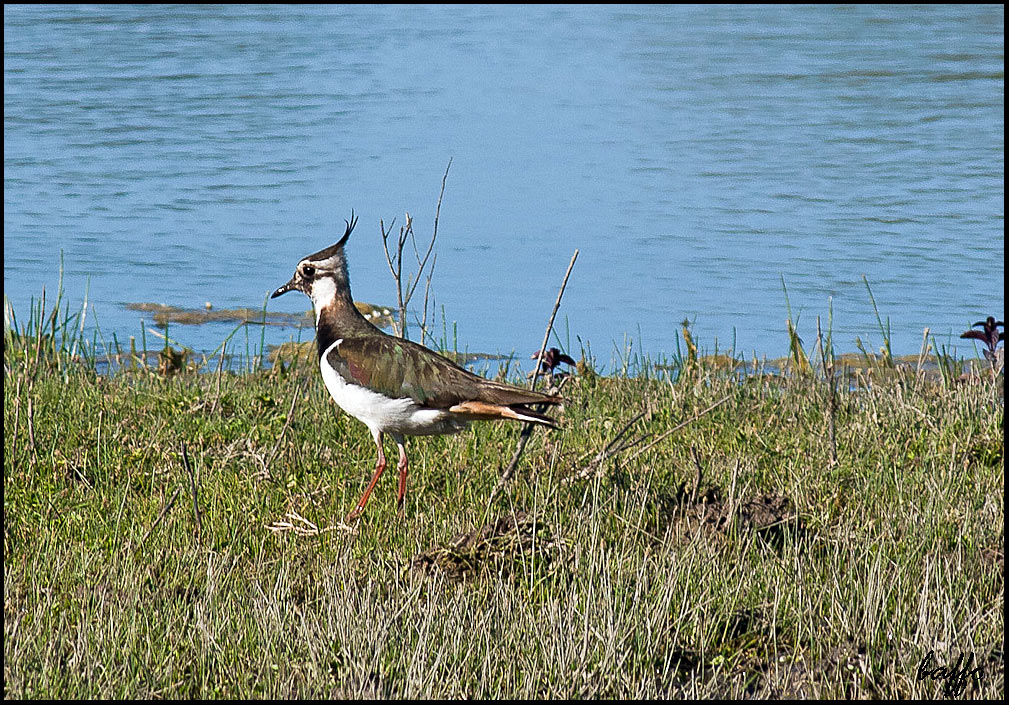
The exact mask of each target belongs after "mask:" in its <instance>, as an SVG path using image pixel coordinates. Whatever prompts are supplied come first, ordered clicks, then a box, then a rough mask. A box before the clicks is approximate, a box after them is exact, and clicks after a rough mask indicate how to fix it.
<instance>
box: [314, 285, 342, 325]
mask: <svg viewBox="0 0 1009 705" xmlns="http://www.w3.org/2000/svg"><path fill="white" fill-rule="evenodd" d="M335 299H336V282H335V281H333V277H320V278H318V279H316V280H315V281H313V282H312V306H314V307H315V323H316V325H318V324H319V316H320V315H322V309H324V308H325V307H326V306H329V305H330V304H331V303H333V301H334V300H335Z"/></svg>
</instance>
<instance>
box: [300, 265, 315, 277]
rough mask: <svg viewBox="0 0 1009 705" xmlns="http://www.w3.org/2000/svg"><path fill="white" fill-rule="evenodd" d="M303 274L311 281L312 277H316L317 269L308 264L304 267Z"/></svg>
mask: <svg viewBox="0 0 1009 705" xmlns="http://www.w3.org/2000/svg"><path fill="white" fill-rule="evenodd" d="M301 273H302V274H304V275H305V276H306V277H308V278H309V279H311V278H312V277H314V276H315V267H313V266H312V265H310V264H306V265H305V266H304V267H302V268H301Z"/></svg>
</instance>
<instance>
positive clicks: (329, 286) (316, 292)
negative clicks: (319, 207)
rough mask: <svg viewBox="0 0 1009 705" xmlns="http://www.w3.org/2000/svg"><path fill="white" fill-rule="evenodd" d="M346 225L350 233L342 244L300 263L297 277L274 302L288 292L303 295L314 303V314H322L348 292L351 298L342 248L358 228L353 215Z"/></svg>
mask: <svg viewBox="0 0 1009 705" xmlns="http://www.w3.org/2000/svg"><path fill="white" fill-rule="evenodd" d="M344 222H346V223H347V230H346V231H345V232H344V233H343V237H341V238H340V241H339V242H337V243H336V244H335V245H331V246H329V247H327V248H326V249H324V250H320V251H318V252H316V253H315V254H313V255H309V256H308V257H305V258H304V259H303V260H301V261H300V262H298V266H297V267H295V269H294V276H293V277H291V279H290V281H288V282H287V283H286V284H284V285H283V286H282V287H280V288H279V289H277V290H276V291H275V292H273V294H272V295H271V296H270V298H271V299H275V298H277V297H278V296H280V295H281V294H286V293H287V292H289V291H300V292H301V293H303V294H305V295H306V296H308V297H309V298H310V299H312V304H313V305H314V306H315V310H316V311H319V310H320V309H322V308H324V307H325V306H326V305H327V304H329V303H330V302H332V301H333V300H334V299H335V298H336V296H337V295H338V294H339V293H341V292H345V293H346V294H347V295H348V296H349V294H350V278H349V276H348V275H347V259H346V257H345V256H344V253H343V246H344V245H345V244H346V243H347V239H348V238H349V237H350V233H351V232H352V231H353V230H354V226H355V225H357V218H355V217H354V214H353V213H351V215H350V220H348V221H344Z"/></svg>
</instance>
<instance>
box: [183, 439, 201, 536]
mask: <svg viewBox="0 0 1009 705" xmlns="http://www.w3.org/2000/svg"><path fill="white" fill-rule="evenodd" d="M182 463H183V465H185V466H186V474H188V475H189V491H190V492H191V493H192V494H193V511H194V512H195V513H196V538H197V539H199V538H201V537H202V536H203V520H202V519H201V518H200V503H199V500H198V498H197V494H196V479H195V477H194V476H193V467H192V466H191V465H190V464H189V453H187V452H186V442H185V441H182Z"/></svg>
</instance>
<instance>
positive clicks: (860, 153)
mask: <svg viewBox="0 0 1009 705" xmlns="http://www.w3.org/2000/svg"><path fill="white" fill-rule="evenodd" d="M1003 52H1004V10H1003V8H1002V7H1001V6H996V7H973V6H955V7H925V8H909V7H903V6H900V7H867V6H857V7H844V8H831V7H824V6H817V7H806V8H798V7H773V8H766V7H751V6H746V7H708V6H705V7H643V8H635V7H628V6H621V7H598V6H593V7H543V6H536V7H522V8H514V7H498V6H495V7H364V6H362V7H358V6H354V7H241V6H227V7H125V6H109V7H85V8H75V7H43V6H21V7H8V6H5V7H4V294H5V297H7V298H8V300H9V301H10V303H11V305H12V306H13V307H14V310H15V312H18V313H19V314H22V315H23V314H26V313H27V310H28V305H29V301H30V299H31V298H32V297H36V298H37V297H38V296H39V295H40V294H41V292H42V289H43V287H45V288H46V290H47V291H48V292H50V294H49V295H50V296H51V294H52V292H53V291H54V289H55V287H56V283H57V279H58V272H59V262H60V253H61V252H62V253H63V257H64V262H65V275H64V287H65V289H66V294H67V296H68V298H69V300H70V301H71V302H75V303H76V306H78V307H79V306H80V304H81V302H83V300H84V296H85V292H87V295H88V301H89V309H88V321H89V323H93V322H94V321H96V320H97V322H98V324H99V325H100V327H101V332H102V336H103V337H104V338H105V339H107V340H111V337H112V333H113V332H115V334H116V335H117V337H118V338H119V339H120V340H121V341H122V340H126V339H127V338H128V337H129V336H130V335H134V336H137V338H138V339H139V338H140V335H141V330H142V324H141V319H142V318H145V322H144V324H143V325H144V326H145V327H147V328H151V327H152V324H151V320H150V315H149V314H147V315H146V317H145V314H140V313H137V312H135V311H129V310H127V309H126V308H125V307H124V304H126V303H128V302H143V301H151V302H158V303H165V304H171V305H175V306H182V307H189V308H201V307H202V306H203V304H204V302H205V301H210V302H212V303H213V305H214V306H215V307H216V308H230V307H246V306H248V307H254V308H258V307H262V306H263V302H264V300H265V297H266V295H267V293H268V292H270V291H272V290H273V289H274V288H276V287H277V286H279V285H281V284H283V283H284V282H286V281H287V279H288V278H289V277H290V276H291V274H292V272H293V268H294V265H295V264H296V263H297V261H298V260H299V259H300V258H301V257H302V256H304V255H306V254H309V253H311V252H314V251H316V250H318V249H321V248H322V247H325V246H328V245H330V244H332V243H333V242H335V240H336V239H337V238H338V237H339V236H340V234H342V232H343V227H344V224H343V220H344V218H348V217H350V212H351V209H354V211H355V212H356V213H357V215H358V216H360V223H359V225H358V230H357V231H356V232H355V235H354V236H353V237H352V239H351V241H350V244H349V250H348V252H349V257H350V263H351V280H352V283H353V286H354V294H355V298H357V299H359V300H364V301H370V302H377V303H387V304H391V303H394V301H395V295H394V289H393V285H392V280H391V278H390V276H389V272H388V268H387V266H386V262H385V258H384V255H383V253H382V249H381V239H380V234H379V220H380V219H384V221H385V223H386V224H387V225H388V223H389V222H390V221H391V220H392V219H393V218H396V223H397V226H398V225H399V224H402V222H403V218H404V216H403V213H404V212H405V211H409V212H410V213H411V214H412V215H413V217H414V219H415V227H416V230H417V232H418V234H419V235H421V236H422V237H423V236H427V235H429V234H430V231H431V226H432V224H433V220H434V211H435V206H436V203H437V200H438V194H439V189H440V186H441V178H442V175H443V174H444V172H445V168H446V165H447V164H448V161H449V159H450V158H451V159H452V160H453V161H452V166H451V170H450V172H449V175H448V182H447V186H446V191H445V197H444V202H443V205H442V210H441V221H440V225H439V243H438V260H437V268H436V271H435V275H434V280H433V293H434V297H435V300H436V307H437V312H438V314H437V315H438V326H437V329H436V332H437V333H438V336H439V337H442V335H443V333H442V330H443V329H442V327H441V321H442V311H444V316H445V322H446V326H445V328H444V331H445V333H444V335H445V337H446V338H447V339H448V342H449V343H452V342H453V341H455V342H456V344H457V345H458V347H459V348H460V349H468V350H470V351H482V352H504V353H508V352H511V351H516V352H517V353H518V354H519V355H522V356H523V357H528V355H529V354H530V353H531V352H532V351H533V350H535V349H536V348H537V347H538V346H539V343H540V341H541V339H542V336H543V328H544V326H545V324H546V320H547V317H548V316H549V313H550V309H551V307H552V305H553V302H554V299H555V297H556V294H557V288H558V286H559V285H560V281H561V278H562V276H563V274H564V270H565V268H566V266H567V263H568V261H569V259H570V257H571V254H572V252H573V250H574V249H575V248H579V249H580V251H581V254H580V256H579V259H578V262H577V264H576V266H575V269H574V272H573V274H572V277H571V281H570V283H569V286H568V290H567V292H566V294H565V297H564V302H563V306H562V309H561V313H560V316H559V320H558V327H559V336H560V338H559V341H560V342H561V343H562V344H564V345H568V344H570V345H571V346H572V347H573V348H574V350H573V353H574V354H575V355H576V356H577V354H578V350H579V342H578V341H579V339H580V340H581V341H583V342H586V343H588V344H589V345H591V350H592V352H593V353H594V354H595V355H596V357H597V358H598V359H599V361H600V362H602V363H606V362H608V361H609V360H610V359H611V355H614V354H615V351H616V350H618V349H623V348H624V345H625V341H626V340H629V339H633V345H634V348H633V349H634V350H635V351H640V350H642V349H643V350H644V351H645V352H646V353H649V354H651V355H656V354H661V353H663V352H666V353H668V352H671V351H675V350H676V335H677V331H678V329H679V323H680V321H682V320H683V319H684V318H689V319H691V320H692V321H693V329H692V330H693V333H694V335H695V337H696V338H697V339H698V341H699V343H700V344H701V346H702V347H703V348H705V349H707V350H708V351H712V350H713V348H714V345H715V342H716V341H717V343H718V346H719V349H724V348H727V347H730V346H732V345H735V349H736V350H737V351H739V352H745V353H746V354H747V355H749V354H750V352H751V351H756V352H757V354H759V355H767V356H771V357H773V356H778V355H783V354H785V353H786V352H787V350H788V338H787V335H786V328H785V318H786V315H787V314H786V305H785V295H784V292H783V290H782V278H784V281H785V283H786V285H787V287H788V296H789V300H790V302H791V307H792V311H793V316H795V315H798V318H799V321H798V330H799V333H800V335H801V336H802V337H803V338H804V339H805V341H806V342H807V345H811V344H812V341H813V340H815V337H816V332H815V331H816V316H817V315H819V316H821V317H822V318H823V325H824V326H826V318H827V315H828V310H829V306H830V305H831V302H832V306H833V318H834V335H835V340H836V345H837V348H838V350H839V351H852V350H854V349H855V336H861V337H862V339H863V340H865V341H868V342H870V344H872V345H873V346H875V347H878V346H879V345H880V344H881V343H882V339H881V337H880V334H879V329H878V326H877V324H876V318H875V314H874V312H873V309H872V305H871V303H870V301H869V295H868V292H867V291H866V288H865V284H864V283H863V280H862V277H863V275H864V276H866V277H867V279H868V281H869V283H870V285H871V286H872V292H873V294H874V296H875V299H876V303H877V305H878V307H879V311H880V313H881V315H882V316H883V317H884V318H887V317H888V318H889V319H890V325H891V330H892V340H893V348H894V352H895V353H915V352H917V351H918V349H919V346H920V342H921V335H922V330H923V328H925V327H929V328H931V329H932V331H933V332H934V333H935V334H936V335H937V337H938V338H939V340H940V342H946V341H947V340H950V339H951V338H950V337H951V336H952V340H953V341H955V342H957V343H959V349H960V351H961V353H968V354H970V355H971V356H973V348H972V346H969V345H964V344H963V343H965V342H966V341H958V340H956V336H957V335H959V333H960V332H961V331H963V330H965V329H966V327H968V326H969V324H970V323H972V322H973V321H976V320H980V319H982V318H984V317H985V316H987V315H996V316H998V317H1000V318H1001V317H1003V310H1004V300H1005V285H1004V262H1005V239H1004V230H1003V227H1004V226H1003V210H1004V121H1003V120H1004V117H1003V111H1004V56H1003ZM418 300H419V299H418ZM268 307H269V308H268V310H270V311H289V312H294V311H303V310H305V309H307V308H308V307H309V304H308V300H307V299H305V298H303V297H298V296H296V295H289V296H286V297H283V298H280V299H277V300H273V301H270V302H269V304H268ZM453 322H457V327H456V328H455V329H454V330H453V326H452V324H453ZM232 328H233V326H232V325H230V324H217V325H212V326H173V327H171V328H170V335H171V336H172V337H173V338H176V339H177V340H179V341H181V342H182V343H185V344H187V345H189V346H191V347H193V348H195V349H197V350H212V349H213V348H215V347H216V346H217V344H218V343H220V342H221V340H222V339H223V338H224V337H225V336H226V335H227V334H228V333H229V332H230V331H231V330H232ZM298 335H299V334H298V333H297V332H296V331H292V330H291V329H279V328H268V329H267V331H266V340H267V342H281V341H282V340H285V339H289V338H291V337H292V336H294V337H297V336H298ZM311 335H312V333H311V331H306V332H303V333H301V336H302V337H303V338H304V339H309V338H311ZM250 336H251V337H252V338H253V339H254V340H255V342H256V343H257V344H258V337H259V331H258V330H257V331H253V332H252V333H250ZM148 340H149V341H152V340H153V336H150V335H149V336H148ZM151 347H154V344H153V343H151Z"/></svg>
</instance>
